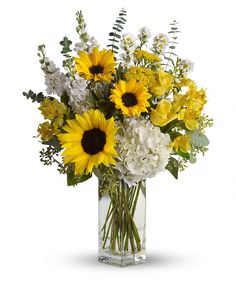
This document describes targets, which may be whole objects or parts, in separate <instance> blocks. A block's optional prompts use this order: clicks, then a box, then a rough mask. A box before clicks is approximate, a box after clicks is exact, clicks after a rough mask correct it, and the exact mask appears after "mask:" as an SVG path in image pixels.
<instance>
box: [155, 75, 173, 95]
mask: <svg viewBox="0 0 236 283" xmlns="http://www.w3.org/2000/svg"><path fill="white" fill-rule="evenodd" d="M171 87H172V76H171V75H170V74H169V73H166V72H165V71H163V70H161V71H159V72H157V73H156V74H155V83H154V85H153V86H152V87H151V89H150V91H151V92H152V93H153V94H154V95H156V96H162V95H164V94H165V92H166V91H167V90H169V89H171Z"/></svg>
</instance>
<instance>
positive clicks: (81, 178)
mask: <svg viewBox="0 0 236 283" xmlns="http://www.w3.org/2000/svg"><path fill="white" fill-rule="evenodd" d="M91 177H92V174H87V175H86V174H81V175H74V172H68V173H67V185H68V186H75V185H77V184H79V183H82V182H85V181H86V180H88V179H89V178H91Z"/></svg>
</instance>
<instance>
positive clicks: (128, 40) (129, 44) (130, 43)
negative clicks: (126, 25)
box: [120, 33, 136, 50]
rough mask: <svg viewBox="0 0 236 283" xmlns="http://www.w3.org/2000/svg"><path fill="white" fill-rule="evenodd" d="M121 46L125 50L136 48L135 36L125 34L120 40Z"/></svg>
mask: <svg viewBox="0 0 236 283" xmlns="http://www.w3.org/2000/svg"><path fill="white" fill-rule="evenodd" d="M120 47H121V48H122V49H123V50H127V49H128V50H130V49H135V47H136V43H135V38H134V36H133V35H132V34H130V33H126V34H123V36H122V39H121V41H120Z"/></svg>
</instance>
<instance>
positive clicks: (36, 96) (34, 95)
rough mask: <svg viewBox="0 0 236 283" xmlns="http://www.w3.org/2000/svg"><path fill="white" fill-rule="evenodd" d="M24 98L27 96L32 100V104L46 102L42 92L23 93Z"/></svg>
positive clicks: (30, 91)
mask: <svg viewBox="0 0 236 283" xmlns="http://www.w3.org/2000/svg"><path fill="white" fill-rule="evenodd" d="M22 94H23V96H25V97H26V98H27V99H31V100H32V102H38V103H40V102H41V101H43V100H44V98H45V96H44V95H43V93H42V92H39V93H35V92H33V91H32V90H29V91H28V92H23V93H22Z"/></svg>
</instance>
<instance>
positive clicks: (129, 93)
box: [110, 78, 151, 116]
mask: <svg viewBox="0 0 236 283" xmlns="http://www.w3.org/2000/svg"><path fill="white" fill-rule="evenodd" d="M150 97H151V95H150V94H149V93H148V92H147V90H146V88H145V86H144V85H143V84H142V83H139V82H137V81H136V80H135V79H133V78H132V79H130V80H129V81H128V82H125V81H123V80H120V81H119V82H118V84H116V85H115V88H114V89H112V91H111V95H110V100H111V101H113V102H114V103H115V106H116V108H117V109H120V110H121V112H122V113H123V114H124V115H125V116H134V115H137V116H140V114H141V112H147V111H148V110H147V107H149V106H150V105H149V102H148V99H149V98H150Z"/></svg>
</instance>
